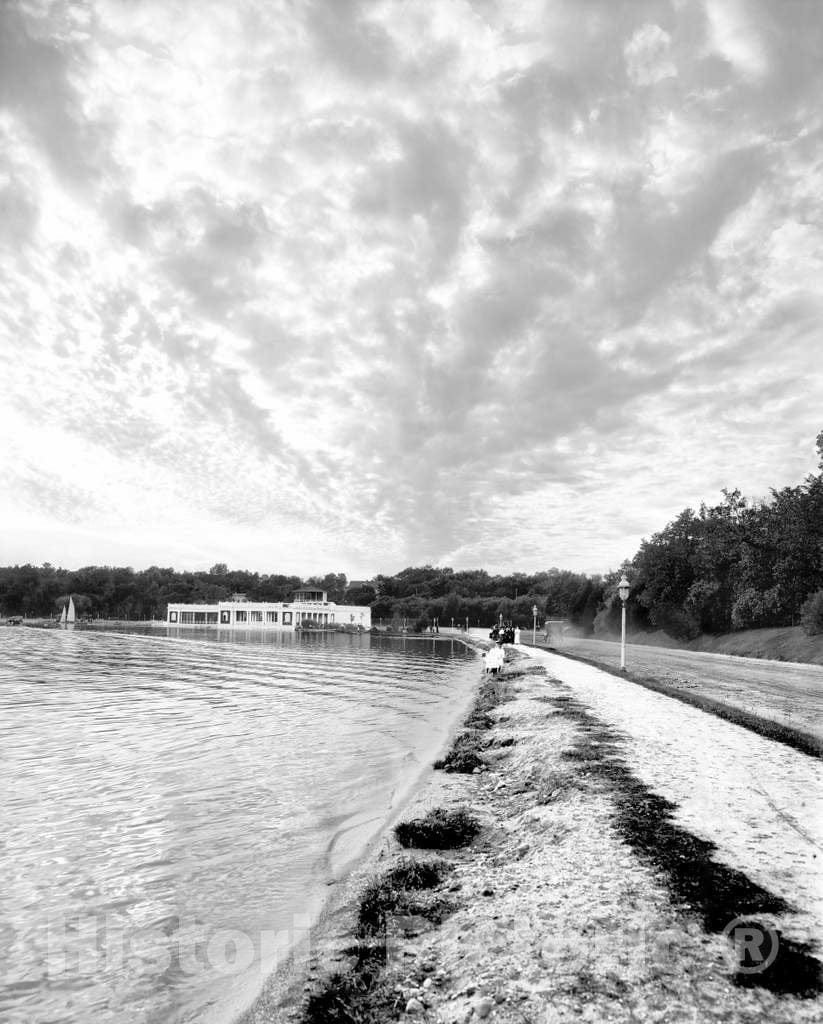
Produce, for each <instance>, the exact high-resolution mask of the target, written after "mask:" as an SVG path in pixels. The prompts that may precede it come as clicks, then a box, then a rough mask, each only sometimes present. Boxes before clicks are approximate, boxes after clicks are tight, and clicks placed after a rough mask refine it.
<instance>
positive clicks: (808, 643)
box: [685, 626, 823, 665]
mask: <svg viewBox="0 0 823 1024" xmlns="http://www.w3.org/2000/svg"><path fill="white" fill-rule="evenodd" d="M685 646H686V647H687V648H688V649H689V650H692V651H714V652H716V653H717V654H738V655H741V656H742V657H744V658H773V659H774V660H775V661H801V662H808V663H811V664H815V665H823V634H821V635H819V636H807V635H806V634H805V633H804V632H803V630H802V629H801V628H800V626H782V627H776V628H772V629H742V630H740V632H739V633H727V634H725V635H724V636H701V637H698V638H697V639H696V640H693V641H692V642H691V643H689V644H686V645H685Z"/></svg>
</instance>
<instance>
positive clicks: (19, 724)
mask: <svg viewBox="0 0 823 1024" xmlns="http://www.w3.org/2000/svg"><path fill="white" fill-rule="evenodd" d="M476 679H477V663H476V660H475V656H474V655H473V654H472V653H471V652H469V651H467V650H466V648H465V647H464V645H463V644H461V643H459V642H448V641H445V642H444V641H443V640H439V641H437V642H434V641H432V640H402V639H395V640H389V639H383V638H381V639H377V638H375V637H371V636H369V635H367V634H366V635H360V636H349V635H336V634H330V635H328V636H324V635H316V636H308V637H306V636H305V635H302V636H298V635H295V634H281V633H270V634H264V635H260V634H257V635H245V636H240V635H237V634H226V633H223V634H221V635H217V634H214V633H213V634H211V635H200V634H196V633H194V632H186V633H181V634H180V635H166V634H165V632H160V633H158V632H153V633H151V634H145V635H141V634H131V633H129V634H125V633H106V632H102V631H81V630H76V631H60V630H42V631H41V630H34V629H19V628H17V629H0V809H1V810H2V821H1V822H0V872H1V873H2V874H0V877H2V888H3V896H2V902H0V1019H2V1020H3V1021H4V1022H8V1024H23V1022H25V1024H39V1022H43V1024H45V1022H46V1021H48V1022H49V1024H58V1022H73V1024H75V1022H86V1021H89V1020H94V1021H95V1022H96V1024H107V1022H114V1021H117V1022H121V1021H124V1020H128V1021H130V1022H152V1024H153V1022H158V1024H159V1022H163V1024H167V1022H188V1021H195V1020H196V1021H220V1020H226V1019H227V1018H228V1017H231V1016H232V1014H233V1012H236V1011H237V1010H238V1009H240V1008H242V1005H243V1003H244V1002H246V1001H248V999H249V998H250V997H251V996H252V995H253V994H254V992H255V991H256V990H257V989H258V988H259V987H260V985H261V984H262V982H263V980H264V977H265V975H266V974H267V973H268V972H269V971H270V970H271V969H272V968H273V967H274V966H275V964H276V962H277V960H278V957H280V958H282V957H283V955H284V953H285V952H286V950H287V949H288V948H289V946H290V945H291V943H292V942H294V941H297V940H299V939H300V938H301V937H302V935H304V934H305V929H306V927H307V924H308V922H309V921H310V920H312V919H313V918H314V917H315V916H316V914H317V912H318V910H319V908H320V906H321V904H322V902H323V900H324V899H325V897H326V895H327V894H328V893H329V891H330V889H329V885H330V884H331V883H333V881H334V880H335V879H337V878H339V877H340V876H341V874H342V873H343V872H344V871H345V869H346V866H347V864H348V863H349V862H350V861H351V859H352V858H354V857H355V856H356V855H358V853H360V852H361V851H362V850H363V848H364V846H365V844H366V843H367V841H368V839H369V838H370V837H371V836H373V835H374V834H376V833H377V832H378V831H379V829H380V827H381V826H382V825H383V824H384V823H385V822H386V820H387V818H388V817H389V816H390V814H391V813H392V810H393V809H395V808H396V807H397V806H398V804H399V802H400V801H402V799H403V796H404V795H405V793H406V792H407V791H408V789H409V788H410V787H411V786H412V785H413V784H414V782H415V780H416V779H417V778H418V776H419V775H420V773H421V771H422V770H423V769H424V768H425V766H426V765H427V764H428V763H429V762H430V761H431V759H432V756H433V754H434V752H435V750H436V749H437V748H438V747H440V746H441V745H442V743H443V741H444V740H445V738H446V735H447V733H448V730H449V728H450V727H451V725H452V723H453V721H454V719H455V717H456V715H457V713H458V711H459V709H460V708H462V707H463V706H464V705H465V703H466V700H467V699H468V695H469V693H470V690H471V687H472V685H473V684H474V682H475V681H476Z"/></svg>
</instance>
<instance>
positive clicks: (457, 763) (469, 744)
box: [434, 730, 488, 775]
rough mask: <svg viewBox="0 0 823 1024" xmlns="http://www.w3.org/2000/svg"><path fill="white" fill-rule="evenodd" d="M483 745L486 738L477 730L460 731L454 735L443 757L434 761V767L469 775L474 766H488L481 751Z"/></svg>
mask: <svg viewBox="0 0 823 1024" xmlns="http://www.w3.org/2000/svg"><path fill="white" fill-rule="evenodd" d="M485 746H486V740H485V739H484V738H481V734H480V733H479V732H478V731H477V730H473V731H472V732H461V733H460V734H459V735H458V736H455V738H454V741H453V743H452V745H451V747H450V748H449V750H448V752H447V753H446V755H445V757H441V758H439V759H438V760H437V761H435V762H434V767H435V768H439V769H441V770H442V771H445V772H459V773H461V774H463V775H471V773H472V772H473V771H474V770H475V768H485V767H488V766H487V764H486V761H485V759H484V758H483V756H482V753H481V751H482V750H483V749H484V748H485Z"/></svg>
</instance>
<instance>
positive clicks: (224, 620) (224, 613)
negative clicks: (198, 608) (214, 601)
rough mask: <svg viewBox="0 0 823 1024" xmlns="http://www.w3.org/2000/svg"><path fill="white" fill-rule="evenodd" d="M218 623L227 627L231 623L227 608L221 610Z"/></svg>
mask: <svg viewBox="0 0 823 1024" xmlns="http://www.w3.org/2000/svg"><path fill="white" fill-rule="evenodd" d="M220 622H221V624H222V625H224V626H228V624H229V623H230V622H231V612H230V611H229V610H228V608H223V609H222V610H221V612H220Z"/></svg>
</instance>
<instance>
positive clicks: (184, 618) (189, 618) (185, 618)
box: [180, 612, 194, 623]
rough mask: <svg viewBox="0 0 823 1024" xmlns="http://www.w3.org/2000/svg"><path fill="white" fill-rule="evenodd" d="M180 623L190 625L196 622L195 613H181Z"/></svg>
mask: <svg viewBox="0 0 823 1024" xmlns="http://www.w3.org/2000/svg"><path fill="white" fill-rule="evenodd" d="M180 621H181V622H188V623H192V622H194V612H180Z"/></svg>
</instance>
